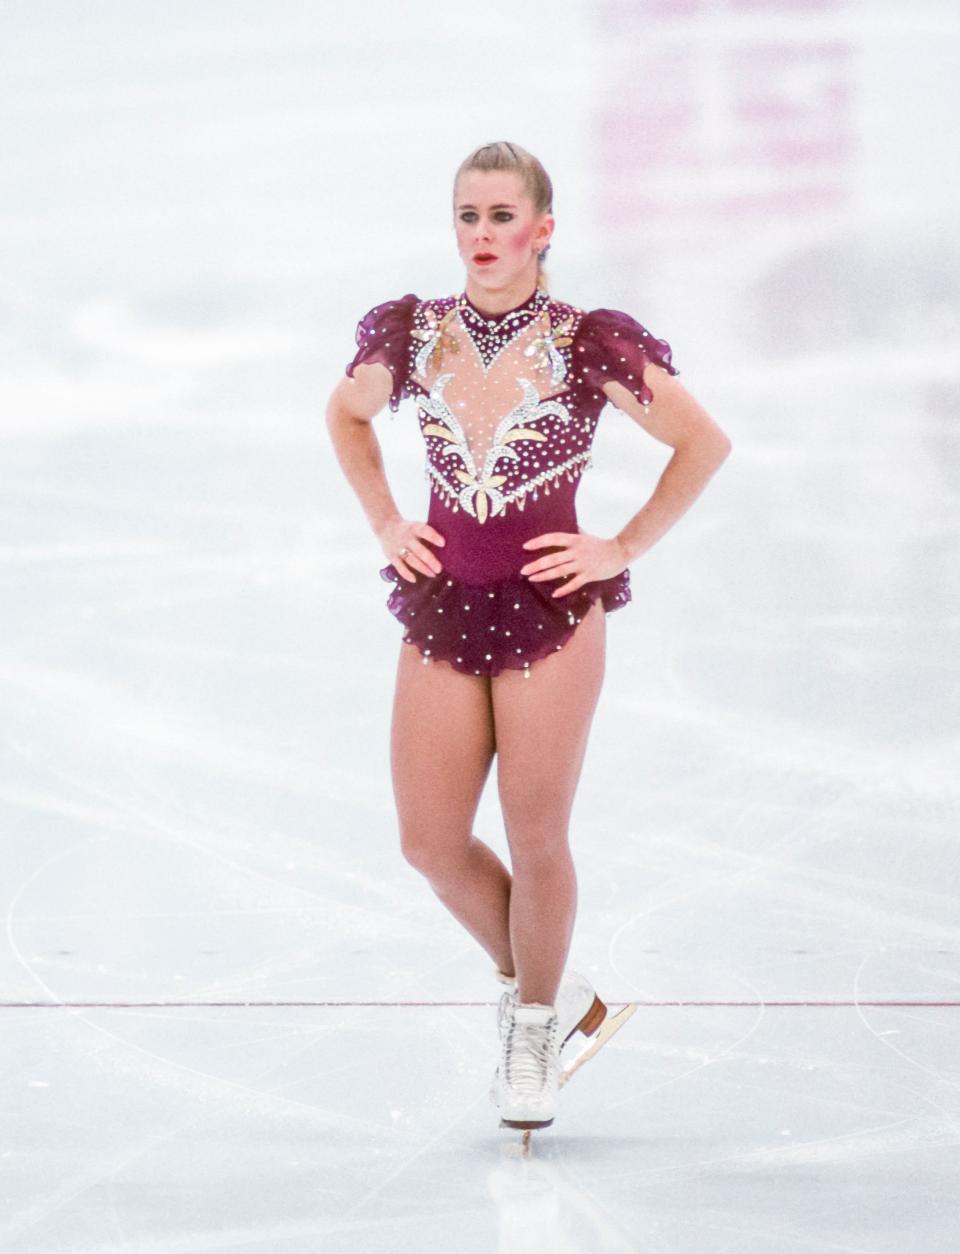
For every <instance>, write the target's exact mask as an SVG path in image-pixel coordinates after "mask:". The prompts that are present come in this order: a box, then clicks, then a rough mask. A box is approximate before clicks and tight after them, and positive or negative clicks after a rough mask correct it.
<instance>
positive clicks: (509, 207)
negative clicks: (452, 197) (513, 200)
mask: <svg viewBox="0 0 960 1254" xmlns="http://www.w3.org/2000/svg"><path fill="white" fill-rule="evenodd" d="M476 207H477V206H476V205H457V208H458V209H476ZM516 207H517V206H516V205H491V206H490V208H491V209H516Z"/></svg>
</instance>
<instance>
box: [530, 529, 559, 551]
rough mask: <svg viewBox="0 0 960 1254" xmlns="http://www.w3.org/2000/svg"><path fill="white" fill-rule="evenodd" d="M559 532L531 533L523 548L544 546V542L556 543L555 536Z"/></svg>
mask: <svg viewBox="0 0 960 1254" xmlns="http://www.w3.org/2000/svg"><path fill="white" fill-rule="evenodd" d="M558 534H559V532H544V534H543V535H531V537H530V539H529V540H524V543H523V545H521V548H543V547H544V544H555V543H556V539H555V538H554V537H556V535H558Z"/></svg>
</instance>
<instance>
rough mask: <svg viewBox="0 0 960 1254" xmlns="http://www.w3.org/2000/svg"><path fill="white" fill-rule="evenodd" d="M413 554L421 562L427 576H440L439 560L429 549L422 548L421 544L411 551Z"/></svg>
mask: <svg viewBox="0 0 960 1254" xmlns="http://www.w3.org/2000/svg"><path fill="white" fill-rule="evenodd" d="M413 552H414V553H415V554H416V556H417V557H418V558H419V559H420V561H421V562H423V564H424V567H425V568H426V571H425V573H426V574H428V575H439V574H440V571H441V570H442V569H443V568H442V567H441V565H440V559H439V558H438V557H436V556H435V555H434V554H433V553H431V552H430V550H429V549H426V548H424V547H423V545H422V544H418V545H417V546H416V547H415V548H414V549H413Z"/></svg>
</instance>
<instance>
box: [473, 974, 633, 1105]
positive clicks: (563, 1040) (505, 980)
mask: <svg viewBox="0 0 960 1254" xmlns="http://www.w3.org/2000/svg"><path fill="white" fill-rule="evenodd" d="M494 971H495V974H496V977H497V979H498V980H499V981H500V982H501V984H504V985H505V986H506V988H505V990H504V992H503V993H502V994H501V995H500V1005H499V1008H498V1010H497V1024H498V1028H499V1031H500V1039H501V1048H502V1042H503V1030H504V1022H505V1016H506V1015H507V1014H508V1012H509V1009H510V1007H511V1006H512V1005H516V1002H517V977H516V976H515V975H504V973H503V972H502V971H501V970H499V968H494ZM555 1009H556V1012H557V1024H558V1027H557V1039H558V1041H559V1047H560V1048H559V1058H560V1063H561V1071H560V1087H561V1088H562V1087H563V1085H564V1084H566V1083H567V1081H568V1080H569V1079H570V1077H571V1076H572V1075H573V1073H574V1072H575V1071H577V1070H578V1069H579V1068H580V1067H582V1066H583V1064H584V1063H585V1062H587V1060H588V1059H590V1058H592V1057H593V1055H594V1054H595V1053H596V1052H597V1050H599V1049H600V1048H601V1047H602V1046H603V1045H605V1044H606V1043H607V1041H608V1040H609V1039H610V1038H611V1036H613V1035H614V1034H615V1033H617V1032H619V1031H620V1029H621V1028H622V1027H623V1025H624V1024H625V1023H626V1021H627V1020H628V1019H629V1018H630V1016H631V1015H632V1014H633V1013H634V1011H635V1010H636V1009H637V1005H636V1002H629V1003H628V1004H627V1005H626V1006H624V1007H623V1009H622V1010H618V1011H617V1013H616V1014H614V1015H610V1014H608V1012H607V1007H606V1005H605V1004H604V1003H603V1002H602V1001H601V1000H600V998H599V997H598V996H597V994H596V991H595V990H594V987H593V985H592V984H591V983H590V981H589V980H588V979H587V978H586V976H584V975H581V974H580V972H579V971H574V970H572V969H567V970H566V971H564V973H563V975H562V977H561V979H560V987H559V988H558V989H557V996H556V1003H555ZM578 1031H579V1032H582V1033H583V1035H584V1036H585V1037H587V1039H588V1040H589V1044H588V1045H587V1046H586V1047H585V1048H583V1049H581V1050H580V1052H579V1053H577V1052H576V1050H575V1042H574V1039H573V1038H574V1036H575V1034H576V1033H577V1032H578ZM498 1074H499V1069H498V1071H497V1072H496V1073H495V1074H494V1077H493V1083H492V1084H491V1086H490V1100H491V1101H492V1102H494V1103H495V1102H496V1091H497V1076H498Z"/></svg>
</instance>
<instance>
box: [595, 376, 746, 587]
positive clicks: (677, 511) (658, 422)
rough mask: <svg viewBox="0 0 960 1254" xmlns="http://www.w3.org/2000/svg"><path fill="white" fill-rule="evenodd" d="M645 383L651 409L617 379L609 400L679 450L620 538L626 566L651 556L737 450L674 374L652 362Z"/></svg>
mask: <svg viewBox="0 0 960 1254" xmlns="http://www.w3.org/2000/svg"><path fill="white" fill-rule="evenodd" d="M643 381H644V383H645V384H646V385H647V386H648V387H649V388H650V390H651V391H652V392H653V400H652V401H651V402H650V404H649V405H643V404H642V403H641V402H640V401H638V400H637V398H636V397H635V396H634V394H633V393H632V392H631V391H630V390H629V388H626V387H624V385H623V384H622V383H617V382H616V381H615V380H614V379H610V380H608V381H607V382H606V383H604V385H603V391H604V393H605V394H606V396H607V399H608V400H610V401H612V402H613V404H614V405H616V407H617V408H618V409H622V410H623V412H624V413H625V414H627V415H628V416H629V417H630V418H632V419H633V421H634V422H635V423H637V424H638V425H639V426H641V427H643V428H644V430H646V431H649V432H650V434H651V435H652V436H653V437H654V439H657V440H659V441H660V442H661V443H662V444H669V445H670V447H671V448H672V449H673V450H674V453H673V456H672V457H671V458H670V460H669V462H667V464H666V466H665V467H664V469H663V473H662V474H661V475H660V478H659V480H658V481H657V486H656V487H655V488H654V490H653V493H652V495H651V497H650V499H649V500H648V501H647V503H646V504H645V505H643V506H642V507H641V508H640V509H639V510H638V511H637V512H636V514H634V516H633V517H632V518H631V519H630V521H629V522H628V523H627V524H626V526H624V527H623V528H622V529H621V530H620V531H619V532H618V533H617V535H616V536H615V537H614V538H615V539H616V541H617V542H618V544H619V545H620V547H621V549H622V550H623V557H624V563H625V564H629V563H630V562H632V561H633V559H634V558H635V557H639V555H640V554H641V553H644V552H646V550H647V549H649V548H650V547H651V545H653V544H655V543H656V542H657V540H659V539H660V537H661V536H662V535H664V534H665V533H666V532H667V531H669V529H670V528H671V527H672V526H673V524H674V523H675V522H676V521H677V519H678V518H680V517H681V515H683V514H684V513H686V511H687V510H688V509H689V508H690V506H691V505H692V504H693V502H694V501H695V500H696V499H697V497H698V496H699V495H700V493H701V492H702V491H703V489H704V488H705V487H706V486H707V484H708V482H709V481H710V479H711V478H712V477H713V475H714V473H715V471H716V470H717V469H718V468H719V466H720V465H721V463H722V462H724V461H725V460H726V459H727V457H728V456H729V454H730V450H731V449H732V448H733V444H732V442H731V440H730V438H729V436H728V435H727V434H726V432H724V431H723V430H721V428H720V427H719V426H717V424H716V423H715V422H714V420H713V419H712V418H711V417H710V415H709V414H708V413H707V411H706V410H705V409H704V408H703V406H702V405H701V404H700V403H699V401H697V400H696V399H695V398H694V397H693V396H691V395H690V393H689V392H688V391H687V389H686V388H685V387H684V386H683V384H682V383H679V382H678V381H677V379H676V378H675V377H674V376H673V375H671V374H669V373H668V372H667V371H666V370H664V369H662V368H661V367H660V366H658V365H656V363H654V362H648V364H647V365H646V367H645V369H644V374H643Z"/></svg>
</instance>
